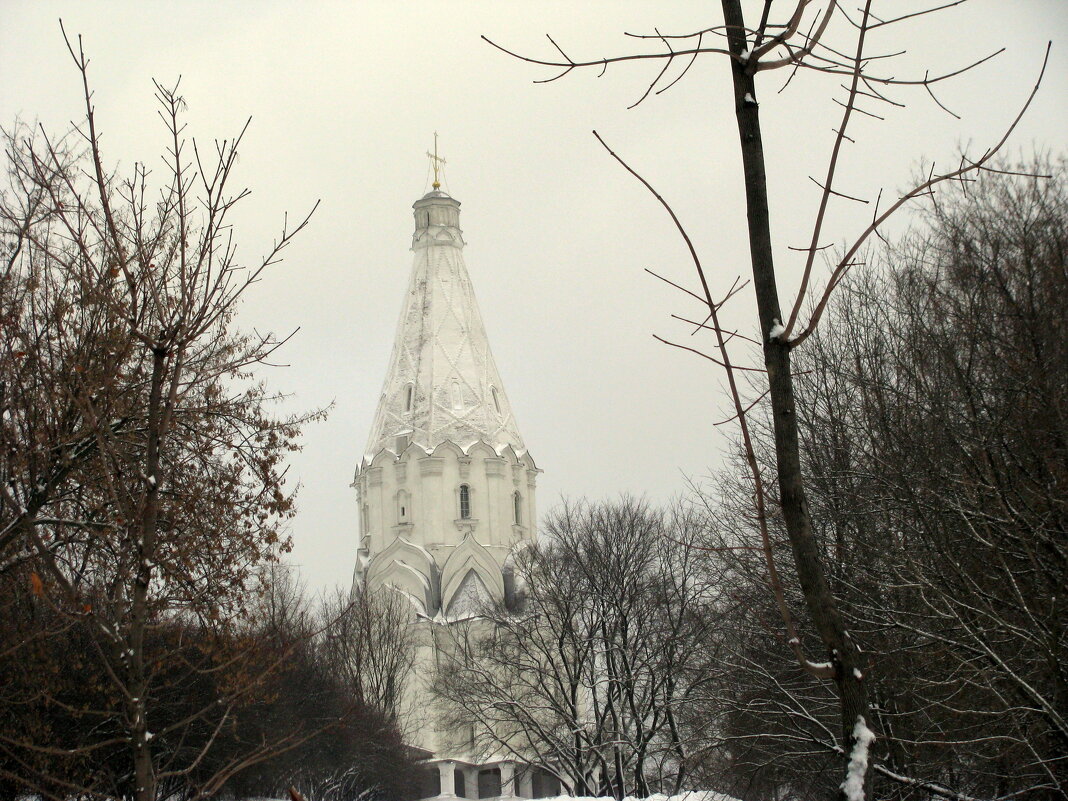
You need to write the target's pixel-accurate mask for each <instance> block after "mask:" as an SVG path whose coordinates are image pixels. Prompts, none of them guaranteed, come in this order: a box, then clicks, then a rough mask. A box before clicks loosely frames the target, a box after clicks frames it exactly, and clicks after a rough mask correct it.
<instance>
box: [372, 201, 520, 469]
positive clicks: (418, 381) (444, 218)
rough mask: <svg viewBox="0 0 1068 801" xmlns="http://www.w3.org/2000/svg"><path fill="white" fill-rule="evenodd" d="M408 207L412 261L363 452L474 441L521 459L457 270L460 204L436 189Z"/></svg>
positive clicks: (460, 267) (478, 319)
mask: <svg viewBox="0 0 1068 801" xmlns="http://www.w3.org/2000/svg"><path fill="white" fill-rule="evenodd" d="M413 208H414V210H415V234H414V236H413V237H412V250H413V251H414V252H415V258H414V261H413V264H412V273H411V278H410V280H409V283H408V292H407V294H406V295H405V297H404V303H403V305H402V307H401V314H400V321H399V323H398V324H397V335H396V338H395V339H394V344H393V355H392V357H391V358H390V365H389V370H388V372H387V373H386V381H385V384H384V385H383V387H382V395H381V397H380V399H379V402H378V412H377V413H376V414H375V421H374V425H373V426H372V427H371V436H370V438H369V439H368V442H367V449H366V451H365V453H367V454H368V455H373V454H376V453H378V452H380V451H382V450H384V449H387V450H391V451H393V452H394V453H399V452H400V451H401V450H403V449H404V448H405V447H407V445H408V443H409V442H410V443H414V444H416V445H419V446H421V447H423V448H425V449H427V450H428V451H429V450H433V449H434V448H436V447H437V446H438V445H440V444H441V443H443V442H452V443H454V444H456V445H458V446H460V447H463V446H464V445H466V444H467V443H470V442H472V441H475V440H483V441H485V442H487V443H489V444H490V445H492V446H493V447H494V448H496V449H497V450H498V451H501V450H502V449H503V448H505V447H507V446H509V445H510V446H512V448H513V449H514V450H516V451H519V452H522V451H523V450H525V449H524V446H523V439H522V437H521V436H520V435H519V429H518V428H517V426H516V422H515V417H514V416H513V414H512V407H511V405H510V404H509V403H508V396H507V395H506V394H505V392H504V385H503V384H502V382H501V377H500V374H499V373H498V372H497V366H496V364H495V363H494V361H493V354H492V353H491V352H490V347H489V341H488V340H487V338H486V331H485V328H484V326H483V324H482V316H481V314H479V311H478V303H477V302H476V301H475V293H474V290H473V288H472V286H471V279H470V278H469V277H468V275H467V267H466V266H465V265H464V259H463V246H464V241H463V236H462V234H461V231H460V202H459V201H458V200H455V199H453V198H451V197H449V196H448V195H447V194H445V193H444V192H441V191H439V190H437V189H435V190H434V191H431V192H429V193H427V194H426V195H424V196H423V197H422V198H420V199H419V200H417V201H416V202H415V204H414V205H413Z"/></svg>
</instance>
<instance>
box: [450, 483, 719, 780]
mask: <svg viewBox="0 0 1068 801" xmlns="http://www.w3.org/2000/svg"><path fill="white" fill-rule="evenodd" d="M545 532H546V533H545V538H546V543H545V544H544V545H540V546H536V547H532V548H529V549H527V550H525V551H524V552H523V553H522V555H521V557H520V559H519V561H518V563H517V568H516V569H517V573H516V575H517V580H518V581H519V582H520V585H521V586H522V588H523V594H524V598H525V601H524V604H523V605H522V606H521V608H520V609H518V610H516V611H509V610H507V609H505V608H503V607H501V608H495V609H487V610H485V612H484V615H483V616H482V617H480V618H479V619H476V620H473V621H470V622H469V623H468V624H467V625H466V626H464V627H456V628H455V631H456V632H457V638H456V641H455V642H453V643H450V647H448V648H445V649H444V651H443V652H444V653H446V654H448V655H450V656H451V658H450V659H449V660H448V661H447V662H446V663H445V664H443V665H442V669H441V670H440V671H439V674H438V680H437V683H436V689H437V691H438V694H439V695H440V696H441V697H442V698H443V699H444V701H445V702H446V704H445V707H446V710H447V714H450V715H451V718H450V719H451V721H452V723H454V724H455V725H470V722H472V721H474V722H475V723H476V738H477V739H478V740H479V741H480V743H481V744H482V746H483V747H484V748H485V750H487V751H490V750H501V749H503V750H504V751H505V752H508V753H511V754H512V755H514V756H515V757H516V758H517V759H520V760H522V761H526V762H530V763H533V764H536V765H539V766H541V767H544V768H546V769H548V770H550V771H553V772H554V773H555V774H556V775H557V776H558V778H559V779H560V780H561V782H562V783H563V784H564V786H565V787H567V788H568V789H569V790H570V791H571V792H573V793H575V794H578V795H585V794H590V793H597V794H608V795H612V796H613V797H615V798H620V799H621V798H624V797H627V796H635V797H644V796H647V795H649V794H650V793H652V792H677V791H678V790H679V788H680V787H681V786H682V785H683V783H684V782H685V781H686V780H687V777H688V771H689V770H690V768H691V763H692V759H691V753H690V745H691V742H690V738H689V732H688V730H687V728H686V726H685V725H684V724H683V721H682V718H683V714H682V712H681V709H682V708H683V707H685V705H686V704H688V703H689V701H690V699H691V698H692V697H693V696H694V695H695V694H696V693H699V692H701V690H702V687H703V686H705V685H706V684H707V683H708V682H709V681H710V677H709V676H708V674H707V673H706V672H705V671H704V670H702V669H701V668H702V667H703V664H702V663H700V662H699V660H702V658H703V651H702V649H701V648H700V647H699V644H701V643H703V642H705V641H706V640H707V639H709V637H708V632H709V630H710V629H711V628H712V627H713V626H714V621H715V617H714V604H715V600H716V599H715V597H714V596H713V594H712V588H710V587H709V586H708V585H707V584H706V583H705V582H704V580H703V571H702V570H701V561H702V552H701V551H699V550H696V549H693V548H690V547H687V546H688V545H689V544H690V543H691V542H692V541H694V540H695V539H696V538H697V537H698V536H699V535H700V533H701V526H700V518H699V517H697V516H695V515H693V514H691V513H689V512H687V511H684V510H681V509H676V510H675V511H674V512H673V513H664V512H659V511H656V510H652V509H650V508H648V506H647V505H646V504H644V503H642V502H638V501H635V500H633V499H627V498H624V499H622V500H621V501H619V502H615V503H602V504H585V503H582V504H569V505H565V507H564V508H563V509H562V510H560V511H559V512H558V513H556V514H555V515H551V516H550V517H549V519H548V521H547V523H546V525H545Z"/></svg>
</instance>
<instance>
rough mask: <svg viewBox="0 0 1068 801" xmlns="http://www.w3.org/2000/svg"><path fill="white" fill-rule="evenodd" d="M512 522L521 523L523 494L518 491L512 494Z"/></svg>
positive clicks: (519, 524)
mask: <svg viewBox="0 0 1068 801" xmlns="http://www.w3.org/2000/svg"><path fill="white" fill-rule="evenodd" d="M512 522H513V523H515V524H516V525H517V526H521V525H523V496H522V495H520V494H519V493H518V492H516V493H514V494H513V495H512Z"/></svg>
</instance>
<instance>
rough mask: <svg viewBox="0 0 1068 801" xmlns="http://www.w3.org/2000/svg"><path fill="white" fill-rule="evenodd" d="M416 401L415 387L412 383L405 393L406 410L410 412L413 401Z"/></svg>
mask: <svg viewBox="0 0 1068 801" xmlns="http://www.w3.org/2000/svg"><path fill="white" fill-rule="evenodd" d="M414 401H415V387H414V386H413V385H411V384H409V385H408V391H407V392H406V393H405V399H404V411H406V412H410V411H411V410H412V403H413V402H414Z"/></svg>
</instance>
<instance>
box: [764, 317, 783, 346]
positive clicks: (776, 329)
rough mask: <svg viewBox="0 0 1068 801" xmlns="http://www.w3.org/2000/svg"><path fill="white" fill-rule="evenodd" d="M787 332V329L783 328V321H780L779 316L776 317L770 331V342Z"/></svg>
mask: <svg viewBox="0 0 1068 801" xmlns="http://www.w3.org/2000/svg"><path fill="white" fill-rule="evenodd" d="M785 333H786V329H785V328H783V325H782V323H780V322H779V318H778V317H776V318H775V319H774V320H772V321H771V330H770V331H768V342H773V341H774V340H776V339H778V338H779V337H781V336H782V335H783V334H785Z"/></svg>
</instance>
